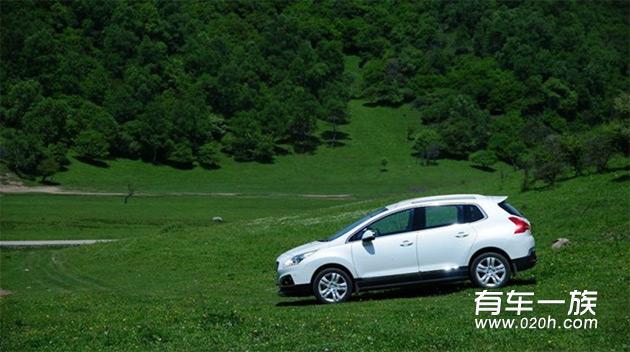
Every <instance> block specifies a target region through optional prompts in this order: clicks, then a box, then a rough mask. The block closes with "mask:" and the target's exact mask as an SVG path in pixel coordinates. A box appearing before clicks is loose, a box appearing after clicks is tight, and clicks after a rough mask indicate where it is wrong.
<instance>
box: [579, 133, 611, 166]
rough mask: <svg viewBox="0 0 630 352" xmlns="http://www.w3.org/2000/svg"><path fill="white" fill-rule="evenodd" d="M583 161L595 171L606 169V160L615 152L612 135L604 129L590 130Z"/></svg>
mask: <svg viewBox="0 0 630 352" xmlns="http://www.w3.org/2000/svg"><path fill="white" fill-rule="evenodd" d="M585 146H586V154H585V156H584V157H585V161H586V164H587V165H589V166H594V167H595V169H596V170H597V172H604V171H606V170H607V169H608V162H609V161H610V158H611V157H612V156H613V155H614V154H615V146H614V137H613V135H612V134H610V133H606V132H605V131H594V132H591V134H590V136H589V137H587V140H586V143H585Z"/></svg>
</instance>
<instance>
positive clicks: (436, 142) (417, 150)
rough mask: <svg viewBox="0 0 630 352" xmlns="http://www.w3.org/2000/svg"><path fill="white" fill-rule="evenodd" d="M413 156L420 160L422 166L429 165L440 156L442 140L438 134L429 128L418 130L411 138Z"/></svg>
mask: <svg viewBox="0 0 630 352" xmlns="http://www.w3.org/2000/svg"><path fill="white" fill-rule="evenodd" d="M412 149H413V155H414V156H415V157H417V158H422V159H423V161H424V165H429V164H430V163H432V162H433V161H434V160H435V159H437V157H438V156H439V155H440V151H441V150H442V139H441V137H440V134H439V133H437V132H436V131H435V130H433V129H430V128H424V129H422V130H420V131H419V132H418V133H416V135H415V136H414V138H413V145H412Z"/></svg>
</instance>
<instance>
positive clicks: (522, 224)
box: [509, 216, 529, 235]
mask: <svg viewBox="0 0 630 352" xmlns="http://www.w3.org/2000/svg"><path fill="white" fill-rule="evenodd" d="M509 219H510V221H511V222H513V223H514V225H516V229H515V230H514V234H515V235H516V234H519V233H524V232H525V231H527V230H529V224H528V223H527V221H525V220H523V219H521V218H517V217H516V216H510V217H509Z"/></svg>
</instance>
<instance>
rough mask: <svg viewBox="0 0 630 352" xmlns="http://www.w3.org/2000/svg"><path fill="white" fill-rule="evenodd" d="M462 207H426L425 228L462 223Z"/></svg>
mask: <svg viewBox="0 0 630 352" xmlns="http://www.w3.org/2000/svg"><path fill="white" fill-rule="evenodd" d="M460 209H461V208H460V206H458V205H440V206H433V207H424V216H425V219H424V226H423V228H425V229H430V228H433V227H441V226H448V225H452V224H457V223H460V222H461V221H460V218H461V216H460Z"/></svg>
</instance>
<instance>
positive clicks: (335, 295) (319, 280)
mask: <svg viewBox="0 0 630 352" xmlns="http://www.w3.org/2000/svg"><path fill="white" fill-rule="evenodd" d="M352 290H353V284H352V278H351V277H350V275H348V274H347V273H346V272H345V271H343V270H341V269H337V268H328V269H324V270H322V271H321V272H320V273H319V274H317V276H316V277H315V280H313V292H314V293H315V297H316V298H317V299H318V300H319V301H320V302H322V303H341V302H345V301H347V300H348V299H349V298H350V296H351V295H352Z"/></svg>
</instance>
